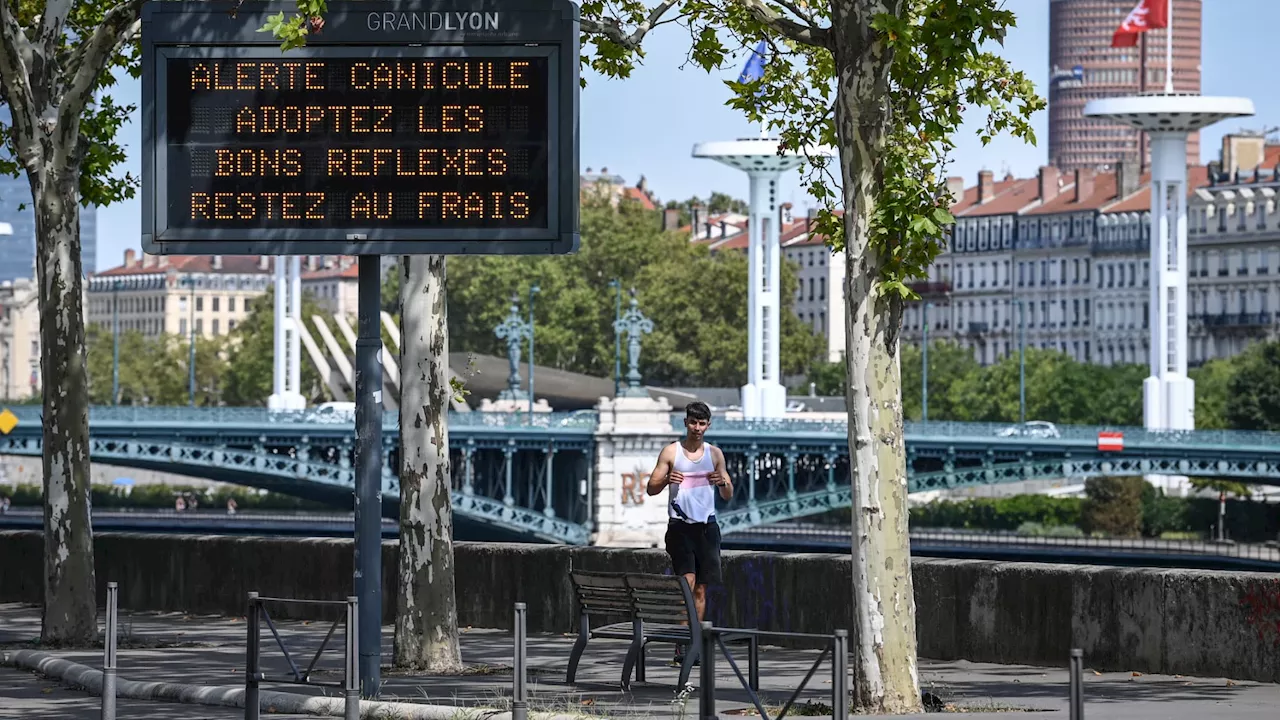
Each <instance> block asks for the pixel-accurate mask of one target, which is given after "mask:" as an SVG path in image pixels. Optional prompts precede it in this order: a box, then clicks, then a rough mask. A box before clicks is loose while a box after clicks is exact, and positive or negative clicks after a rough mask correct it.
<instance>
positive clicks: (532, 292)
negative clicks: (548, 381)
mask: <svg viewBox="0 0 1280 720" xmlns="http://www.w3.org/2000/svg"><path fill="white" fill-rule="evenodd" d="M541 290H542V288H540V287H538V284H537V283H534V284H533V285H530V286H529V421H530V422H532V421H533V296H534V295H537V294H538V292H539V291H541Z"/></svg>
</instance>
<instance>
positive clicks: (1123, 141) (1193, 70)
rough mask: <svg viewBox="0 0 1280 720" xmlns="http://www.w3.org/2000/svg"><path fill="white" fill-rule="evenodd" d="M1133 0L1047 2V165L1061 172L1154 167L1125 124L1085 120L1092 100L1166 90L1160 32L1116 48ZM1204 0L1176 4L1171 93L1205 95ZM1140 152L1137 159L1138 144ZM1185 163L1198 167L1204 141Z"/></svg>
mask: <svg viewBox="0 0 1280 720" xmlns="http://www.w3.org/2000/svg"><path fill="white" fill-rule="evenodd" d="M1135 4H1136V0H1050V3H1049V164H1050V165H1052V166H1054V167H1056V168H1058V169H1060V170H1062V171H1064V172H1068V173H1069V172H1073V171H1075V170H1076V169H1079V168H1085V169H1102V170H1107V169H1110V166H1111V165H1112V164H1113V163H1116V162H1119V161H1128V162H1138V163H1139V165H1140V166H1141V167H1143V168H1145V167H1149V166H1150V163H1149V158H1150V153H1149V151H1148V150H1147V149H1146V148H1145V142H1144V139H1143V138H1142V137H1141V135H1140V133H1139V132H1138V131H1137V130H1135V129H1133V128H1130V127H1129V126H1127V125H1121V124H1117V123H1110V122H1106V121H1102V120H1097V119H1093V118H1086V117H1085V116H1084V106H1085V103H1087V102H1088V101H1090V100H1093V99H1095V98H1106V97H1116V96H1123V95H1136V94H1138V93H1139V92H1142V91H1144V90H1146V91H1163V90H1164V82H1165V64H1166V63H1165V39H1166V34H1165V33H1166V31H1165V30H1163V29H1157V30H1151V31H1148V32H1147V33H1146V36H1147V37H1146V42H1145V47H1146V63H1145V68H1146V77H1145V80H1144V78H1143V77H1142V72H1141V71H1142V68H1143V65H1144V63H1142V48H1143V43H1141V42H1140V43H1139V44H1138V46H1136V47H1132V48H1113V47H1111V38H1112V35H1113V34H1114V33H1115V31H1116V28H1118V27H1120V24H1121V23H1122V22H1123V21H1124V19H1125V17H1126V16H1127V15H1128V14H1129V12H1130V11H1131V10H1133V7H1134V5H1135ZM1200 5H1201V0H1173V21H1172V24H1173V89H1174V91H1175V92H1186V93H1199V92H1200V19H1201V6H1200ZM1140 145H1142V146H1143V150H1142V154H1141V155H1139V146H1140ZM1187 163H1188V164H1189V165H1197V164H1199V163H1200V139H1199V134H1198V133H1192V134H1191V136H1190V137H1189V138H1188V142H1187Z"/></svg>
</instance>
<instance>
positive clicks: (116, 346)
mask: <svg viewBox="0 0 1280 720" xmlns="http://www.w3.org/2000/svg"><path fill="white" fill-rule="evenodd" d="M119 402H120V279H119V278H116V279H113V280H112V281H111V404H112V405H117V404H119Z"/></svg>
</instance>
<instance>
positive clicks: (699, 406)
mask: <svg viewBox="0 0 1280 720" xmlns="http://www.w3.org/2000/svg"><path fill="white" fill-rule="evenodd" d="M684 416H685V417H687V418H689V419H690V420H707V421H710V420H711V408H709V407H707V404H706V403H704V402H702V401H701V400H694V401H693V402H691V403H689V404H688V405H685V406H684Z"/></svg>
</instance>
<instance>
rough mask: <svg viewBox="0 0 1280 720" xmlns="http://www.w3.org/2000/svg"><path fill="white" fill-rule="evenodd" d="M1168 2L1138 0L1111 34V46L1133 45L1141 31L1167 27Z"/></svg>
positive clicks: (1161, 0)
mask: <svg viewBox="0 0 1280 720" xmlns="http://www.w3.org/2000/svg"><path fill="white" fill-rule="evenodd" d="M1169 4H1170V3H1169V0H1139V2H1138V6H1137V7H1135V8H1134V9H1133V10H1131V11H1129V16H1128V17H1126V18H1125V19H1124V22H1122V23H1120V27H1119V28H1117V29H1116V34H1115V35H1113V36H1111V47H1134V46H1136V45H1137V44H1138V36H1139V35H1141V34H1142V33H1144V32H1146V31H1148V30H1154V29H1156V28H1167V27H1169Z"/></svg>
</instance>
